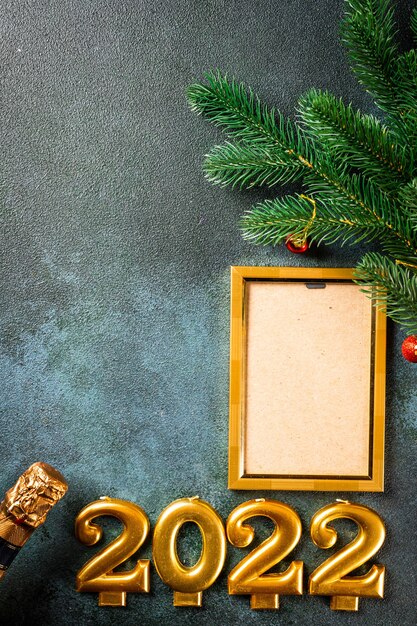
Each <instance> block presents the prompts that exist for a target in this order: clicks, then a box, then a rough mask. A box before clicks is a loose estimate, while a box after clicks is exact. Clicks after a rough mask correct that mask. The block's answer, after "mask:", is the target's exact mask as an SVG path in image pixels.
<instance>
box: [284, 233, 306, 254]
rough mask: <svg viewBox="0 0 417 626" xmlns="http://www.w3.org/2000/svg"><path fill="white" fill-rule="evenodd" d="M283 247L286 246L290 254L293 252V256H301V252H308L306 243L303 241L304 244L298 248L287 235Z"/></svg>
mask: <svg viewBox="0 0 417 626" xmlns="http://www.w3.org/2000/svg"><path fill="white" fill-rule="evenodd" d="M285 245H286V246H287V248H288V250H289V251H290V252H294V254H301V253H302V252H306V251H307V250H308V243H307V241H304V243H303V244H301V246H298V245H297V244H296V243H294V240H293V239H292V237H291V235H289V236H288V237H287V238H286V240H285Z"/></svg>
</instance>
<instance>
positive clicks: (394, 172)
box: [299, 89, 411, 192]
mask: <svg viewBox="0 0 417 626" xmlns="http://www.w3.org/2000/svg"><path fill="white" fill-rule="evenodd" d="M299 111H300V114H301V119H302V121H303V122H304V123H305V125H306V127H307V132H309V133H311V135H312V137H313V139H314V140H315V141H317V142H320V143H321V144H322V145H323V146H324V147H326V148H327V149H328V150H330V151H331V153H332V156H333V157H334V158H337V159H340V160H343V159H348V162H349V167H352V168H357V169H359V170H361V171H362V172H363V173H364V174H365V175H366V176H368V177H369V178H370V179H371V180H373V181H374V182H376V183H378V184H379V185H380V186H381V187H382V188H383V189H385V190H387V191H394V192H395V190H396V188H397V186H398V184H399V183H405V182H406V181H407V180H409V179H410V175H411V174H410V172H409V166H410V159H409V158H408V156H407V154H406V149H405V148H404V147H402V146H400V145H398V143H397V140H396V137H395V136H394V135H392V134H391V132H390V131H389V129H388V128H387V127H386V126H384V125H383V124H381V122H380V121H379V120H377V119H376V118H375V117H374V116H372V115H363V114H362V113H360V111H354V110H353V108H352V105H349V106H345V105H344V104H343V102H342V100H341V99H339V98H336V97H335V96H333V95H332V94H330V93H329V92H327V91H325V92H320V91H317V90H315V89H311V90H310V91H309V92H307V94H305V95H304V96H303V97H302V98H301V99H300V101H299Z"/></svg>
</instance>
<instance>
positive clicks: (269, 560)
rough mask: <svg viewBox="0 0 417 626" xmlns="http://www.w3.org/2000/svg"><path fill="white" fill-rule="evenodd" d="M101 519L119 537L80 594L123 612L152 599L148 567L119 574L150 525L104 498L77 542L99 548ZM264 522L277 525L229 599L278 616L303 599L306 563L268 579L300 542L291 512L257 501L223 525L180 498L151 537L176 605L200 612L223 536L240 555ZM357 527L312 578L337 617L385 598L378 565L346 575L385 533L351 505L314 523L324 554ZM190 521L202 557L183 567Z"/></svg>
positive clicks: (81, 583) (220, 560) (125, 505)
mask: <svg viewBox="0 0 417 626" xmlns="http://www.w3.org/2000/svg"><path fill="white" fill-rule="evenodd" d="M101 516H111V517H115V518H117V519H118V520H119V521H121V522H122V524H123V530H122V533H121V534H120V535H119V537H117V538H116V539H115V540H114V541H112V542H111V543H110V544H108V545H107V546H106V547H104V548H103V549H102V550H100V552H98V553H97V554H96V555H95V556H94V557H93V558H92V559H90V560H89V561H88V562H87V563H86V564H85V565H84V567H83V568H82V569H81V570H80V571H79V572H78V575H77V583H76V588H77V591H81V592H84V591H85V592H98V593H99V605H100V606H104V605H106V606H125V605H126V594H127V593H128V592H130V593H149V591H150V583H149V568H150V562H149V560H147V559H145V560H138V561H137V562H136V565H135V566H134V568H133V569H131V570H129V571H116V572H115V571H114V569H115V568H116V567H119V566H120V565H122V564H123V563H124V562H125V561H126V560H127V559H129V558H130V557H132V556H133V555H134V554H135V553H136V552H137V551H138V550H139V548H140V547H141V546H142V545H143V543H144V542H145V540H146V538H147V536H148V534H149V530H150V524H149V520H148V518H147V516H146V514H145V512H144V511H143V510H142V509H141V508H140V507H139V506H137V505H136V504H133V503H132V502H127V501H125V500H118V499H115V498H103V499H101V500H97V501H95V502H92V503H91V504H89V505H87V506H86V507H84V509H83V510H82V511H81V512H80V513H79V515H78V516H77V519H76V523H75V531H76V536H77V538H78V539H79V540H80V541H81V542H82V543H84V544H86V545H95V544H96V543H98V541H99V540H100V539H101V537H102V529H101V527H100V526H98V525H97V524H94V523H93V520H94V519H96V518H97V517H101ZM254 517H266V518H269V519H270V520H272V522H273V523H274V529H273V531H272V533H271V535H270V536H269V537H268V538H267V539H266V540H265V541H263V542H262V543H261V544H260V545H259V546H257V547H256V548H254V549H253V550H252V551H251V552H250V553H249V554H247V555H246V556H245V557H244V558H243V559H242V560H241V561H240V563H238V565H236V566H235V567H234V568H233V570H232V571H231V572H230V574H229V576H228V590H229V594H233V595H237V594H247V595H250V596H251V608H252V609H278V608H279V597H280V596H285V595H302V593H303V562H302V561H292V562H291V563H290V564H289V565H288V566H287V568H286V569H285V570H284V571H283V572H280V573H277V572H269V573H268V570H270V569H271V568H272V567H274V566H276V565H278V564H279V563H281V561H282V560H284V559H285V558H286V557H287V556H288V555H289V554H290V553H291V552H292V551H293V550H294V549H295V547H296V546H297V544H298V542H299V540H300V538H301V532H302V528H301V520H300V518H299V516H298V514H297V513H296V511H295V510H294V509H292V508H291V507H290V506H288V505H287V504H284V503H283V502H279V501H277V500H272V499H263V498H259V499H257V500H250V501H248V502H244V503H243V504H240V505H239V506H238V507H236V508H235V509H234V510H233V511H232V512H231V514H230V515H229V518H228V520H227V523H226V532H225V528H224V525H223V522H222V520H221V518H220V516H219V515H218V513H217V512H216V511H215V510H214V509H213V507H212V506H211V505H210V504H208V503H207V502H204V501H203V500H200V499H199V498H197V497H194V498H181V499H180V500H175V501H174V502H172V503H171V504H170V505H169V506H168V507H166V508H165V509H164V510H163V511H162V513H161V515H160V516H159V518H158V521H157V523H156V525H155V531H154V537H153V560H154V564H155V568H156V571H157V572H158V574H159V576H160V578H161V579H162V580H163V582H165V583H166V584H167V585H168V586H169V587H171V588H172V589H173V591H174V605H175V606H193V607H200V606H201V605H202V594H203V591H204V590H205V589H208V588H209V587H210V586H211V585H212V584H213V583H214V582H215V580H216V579H217V578H218V576H219V574H220V572H221V571H222V569H223V565H224V561H225V557H226V533H227V539H228V540H229V543H230V544H231V545H233V546H235V547H237V548H245V547H247V546H249V545H250V544H251V543H252V542H253V540H254V537H255V531H254V529H253V527H252V526H251V525H249V524H248V523H247V522H248V520H250V519H251V518H254ZM342 518H346V519H350V520H353V521H354V522H355V523H356V524H357V526H358V534H357V536H356V537H355V539H354V540H353V541H351V542H350V543H348V544H347V545H346V546H344V547H343V548H342V549H340V550H339V551H338V552H336V553H335V554H333V555H332V556H331V557H330V558H328V559H327V560H326V561H325V562H324V563H322V564H321V565H320V566H319V567H317V568H316V570H315V571H314V572H313V573H312V574H311V576H310V579H309V593H310V594H312V595H328V596H330V597H331V602H330V607H331V608H332V609H333V610H345V611H356V610H358V600H359V597H362V598H366V597H369V598H382V597H383V591H384V576H385V568H384V566H382V565H373V566H372V567H371V569H370V570H369V572H368V573H367V574H365V575H362V576H349V574H350V573H351V572H352V571H354V570H355V569H357V568H358V567H359V566H361V565H364V564H365V563H366V562H367V561H368V560H369V559H370V558H371V557H372V556H373V555H374V554H375V553H376V552H377V551H378V550H379V549H380V547H381V546H382V544H383V542H384V538H385V527H384V524H383V522H382V520H381V518H380V517H379V515H378V514H377V513H376V512H375V511H373V510H372V509H370V508H368V507H366V506H363V505H359V504H353V503H350V502H335V503H333V504H329V505H328V506H325V507H323V508H322V509H320V510H319V511H318V512H317V513H316V514H315V515H314V516H313V518H312V521H311V528H310V531H311V537H312V540H313V542H314V543H315V544H316V545H317V546H318V547H320V548H323V549H328V548H331V547H332V546H334V544H335V542H336V539H337V532H336V530H335V529H334V528H332V527H331V526H329V524H330V523H331V522H333V521H334V520H337V519H342ZM187 522H192V523H194V524H196V525H197V527H198V528H199V530H200V532H201V535H202V546H203V547H202V551H201V554H200V557H199V559H198V561H197V563H195V565H193V566H191V567H187V566H185V565H184V564H183V563H182V562H181V561H180V559H179V557H178V553H177V537H178V533H179V531H180V529H181V527H182V526H183V525H184V524H185V523H187Z"/></svg>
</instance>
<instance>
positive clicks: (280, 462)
mask: <svg viewBox="0 0 417 626" xmlns="http://www.w3.org/2000/svg"><path fill="white" fill-rule="evenodd" d="M246 313H247V351H246V354H247V362H246V368H247V369H246V380H247V386H246V410H245V415H246V424H245V462H244V466H245V467H244V473H245V474H246V475H247V474H256V475H259V474H266V475H271V474H273V475H294V476H309V475H311V476H316V477H317V476H335V475H338V476H367V475H368V472H369V438H370V377H371V357H370V355H371V338H372V332H371V331H372V306H371V302H370V300H369V299H368V298H366V297H365V296H364V294H363V293H362V292H361V291H360V289H359V287H358V286H357V285H355V284H352V283H331V282H327V283H326V287H325V288H322V289H311V288H307V287H306V283H304V282H297V283H290V282H288V283H285V282H278V283H277V282H262V281H260V282H252V281H248V283H247V301H246Z"/></svg>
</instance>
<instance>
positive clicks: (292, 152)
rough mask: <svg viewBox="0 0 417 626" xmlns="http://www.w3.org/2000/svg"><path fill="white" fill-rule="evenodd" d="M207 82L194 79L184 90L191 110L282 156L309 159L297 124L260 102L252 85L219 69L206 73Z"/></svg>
mask: <svg viewBox="0 0 417 626" xmlns="http://www.w3.org/2000/svg"><path fill="white" fill-rule="evenodd" d="M205 78H206V80H207V83H208V84H201V83H196V84H194V85H191V86H190V87H189V88H188V91H187V97H188V102H189V104H190V106H191V109H192V110H193V111H196V112H197V113H200V114H203V115H204V116H205V117H207V119H209V120H210V121H211V122H213V123H214V124H215V125H216V126H222V127H224V128H225V130H226V132H227V133H228V134H229V135H231V136H234V137H235V138H237V139H240V140H243V141H248V142H249V141H250V142H252V143H260V144H261V145H262V146H263V147H264V148H271V147H274V148H275V150H276V151H281V153H282V159H283V160H284V159H286V160H288V157H290V158H291V159H292V160H293V161H294V163H295V162H296V161H297V160H298V161H300V162H302V161H303V160H307V161H308V152H309V151H308V146H307V142H306V139H305V138H304V137H303V135H302V133H301V132H300V130H299V129H298V128H297V126H296V125H295V124H294V123H292V122H291V121H290V120H287V119H286V118H285V117H284V116H283V115H282V114H281V113H280V112H279V111H277V110H276V109H269V108H268V107H267V106H266V105H264V104H262V103H261V101H260V100H259V98H258V96H256V95H255V94H254V93H253V91H252V90H251V89H247V88H246V87H245V85H243V84H242V83H237V82H236V81H235V80H234V79H231V80H229V79H228V78H227V76H226V75H225V76H222V75H221V73H220V72H215V73H213V72H212V73H208V74H206V75H205Z"/></svg>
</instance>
